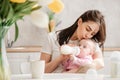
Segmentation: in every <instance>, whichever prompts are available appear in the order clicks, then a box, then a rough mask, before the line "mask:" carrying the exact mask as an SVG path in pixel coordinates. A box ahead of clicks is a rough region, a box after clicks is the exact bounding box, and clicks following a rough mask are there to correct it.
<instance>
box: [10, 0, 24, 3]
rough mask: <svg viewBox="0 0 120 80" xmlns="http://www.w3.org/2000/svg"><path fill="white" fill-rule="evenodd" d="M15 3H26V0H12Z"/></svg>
mask: <svg viewBox="0 0 120 80" xmlns="http://www.w3.org/2000/svg"><path fill="white" fill-rule="evenodd" d="M10 1H11V2H13V3H24V2H25V1H26V0H10Z"/></svg>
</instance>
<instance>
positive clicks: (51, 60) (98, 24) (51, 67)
mask: <svg viewBox="0 0 120 80" xmlns="http://www.w3.org/2000/svg"><path fill="white" fill-rule="evenodd" d="M82 39H94V40H95V41H96V52H95V53H94V54H93V56H92V58H93V63H92V64H91V65H85V66H83V67H80V69H79V71H78V72H86V71H87V70H88V69H89V68H95V69H100V68H102V67H104V62H103V57H102V52H101V50H100V47H102V46H103V44H104V42H105V39H106V26H105V21H104V17H103V15H102V14H101V12H99V11H98V10H88V11H86V12H85V13H83V14H82V15H81V16H80V17H79V18H78V19H77V20H76V22H75V23H74V24H73V25H72V26H70V27H68V28H66V29H63V30H60V31H57V32H52V33H50V34H49V35H48V42H44V44H45V45H43V47H42V51H41V60H45V62H46V65H45V72H46V73H51V72H61V69H62V68H61V65H60V63H61V62H63V61H65V60H67V59H69V58H70V57H69V56H65V55H62V54H60V49H59V48H60V46H61V45H63V44H68V43H74V44H78V43H79V41H80V40H82ZM46 44H47V45H46Z"/></svg>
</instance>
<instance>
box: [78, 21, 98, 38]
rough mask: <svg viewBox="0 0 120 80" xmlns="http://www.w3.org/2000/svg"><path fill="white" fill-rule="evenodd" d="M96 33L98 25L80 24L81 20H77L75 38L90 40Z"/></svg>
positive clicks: (89, 22)
mask: <svg viewBox="0 0 120 80" xmlns="http://www.w3.org/2000/svg"><path fill="white" fill-rule="evenodd" d="M98 31H99V25H98V24H97V23H96V22H93V21H88V22H82V19H79V20H78V28H77V38H78V39H79V40H81V39H89V38H92V37H93V36H94V35H95V34H96V33H97V32H98Z"/></svg>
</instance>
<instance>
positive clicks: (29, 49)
mask: <svg viewBox="0 0 120 80" xmlns="http://www.w3.org/2000/svg"><path fill="white" fill-rule="evenodd" d="M40 51H41V46H29V47H26V46H23V47H12V48H7V52H9V53H11V52H12V53H14V52H40ZM104 51H120V48H104Z"/></svg>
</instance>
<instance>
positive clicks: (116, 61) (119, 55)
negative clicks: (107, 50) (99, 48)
mask: <svg viewBox="0 0 120 80" xmlns="http://www.w3.org/2000/svg"><path fill="white" fill-rule="evenodd" d="M110 63H111V73H110V75H111V77H113V78H115V77H120V76H119V75H120V74H119V73H118V72H119V71H118V70H119V65H120V52H118V51H114V52H113V53H112V55H111V59H110Z"/></svg>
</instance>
